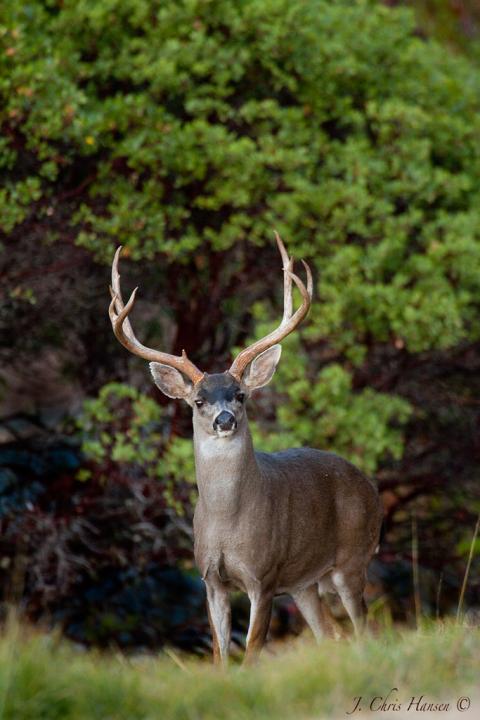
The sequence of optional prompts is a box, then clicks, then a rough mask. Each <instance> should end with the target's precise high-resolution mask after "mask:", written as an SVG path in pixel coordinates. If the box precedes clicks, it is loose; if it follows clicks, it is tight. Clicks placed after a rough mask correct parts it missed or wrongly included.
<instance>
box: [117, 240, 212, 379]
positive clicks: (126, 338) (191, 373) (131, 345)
mask: <svg viewBox="0 0 480 720" xmlns="http://www.w3.org/2000/svg"><path fill="white" fill-rule="evenodd" d="M121 251H122V247H121V246H120V247H119V248H117V251H116V253H115V257H114V258H113V263H112V285H111V287H110V294H111V296H112V301H111V303H110V305H109V308H108V314H109V316H110V320H111V323H112V328H113V332H114V333H115V337H116V338H117V340H118V341H119V342H121V344H122V345H123V346H124V347H126V348H127V350H130V352H131V353H133V354H134V355H138V356H139V357H141V358H143V359H144V360H150V361H153V362H159V363H163V364H164V365H170V366H171V367H174V368H176V369H177V370H180V372H182V373H184V375H186V376H187V377H189V378H190V380H191V381H192V382H193V383H194V384H195V383H197V382H199V381H200V380H201V379H202V377H203V373H202V371H201V370H199V369H198V368H197V366H196V365H194V364H193V363H192V362H191V360H189V359H188V357H187V355H186V353H185V350H183V351H182V355H181V357H178V356H177V355H170V354H169V353H164V352H161V351H160V350H153V349H151V348H148V347H146V346H145V345H142V343H141V342H139V340H137V338H136V337H135V333H134V332H133V328H132V325H131V323H130V320H129V318H128V315H129V313H130V311H131V309H132V308H133V306H134V304H135V298H136V294H137V290H138V288H135V290H134V291H133V292H132V294H131V295H130V298H129V299H128V302H127V304H126V305H124V303H123V299H122V293H121V290H120V273H119V271H118V261H119V258H120V253H121Z"/></svg>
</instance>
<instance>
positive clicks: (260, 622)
mask: <svg viewBox="0 0 480 720" xmlns="http://www.w3.org/2000/svg"><path fill="white" fill-rule="evenodd" d="M249 599H250V623H249V626H248V635H247V650H246V653H245V659H244V663H245V664H251V663H253V662H254V661H255V660H256V659H257V657H258V655H259V653H260V650H261V649H262V647H263V646H264V644H265V640H266V637H267V633H268V626H269V625H270V617H271V615H272V602H273V595H272V594H271V593H266V592H263V593H262V592H255V593H252V594H250V593H249Z"/></svg>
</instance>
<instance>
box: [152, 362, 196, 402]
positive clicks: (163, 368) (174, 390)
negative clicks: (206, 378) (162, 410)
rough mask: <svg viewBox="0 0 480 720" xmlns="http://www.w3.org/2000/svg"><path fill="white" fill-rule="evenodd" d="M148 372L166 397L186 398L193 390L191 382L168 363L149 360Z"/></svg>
mask: <svg viewBox="0 0 480 720" xmlns="http://www.w3.org/2000/svg"><path fill="white" fill-rule="evenodd" d="M150 372H151V373H152V375H153V379H154V381H155V385H156V386H157V387H158V388H159V389H160V390H161V391H162V392H163V393H164V394H165V395H167V396H168V397H171V398H175V399H181V400H187V401H188V398H189V397H190V393H191V392H192V390H193V384H192V383H191V382H190V380H188V378H186V377H185V375H183V374H182V373H181V372H179V371H178V370H176V369H175V368H173V367H170V365H163V363H157V362H151V363H150Z"/></svg>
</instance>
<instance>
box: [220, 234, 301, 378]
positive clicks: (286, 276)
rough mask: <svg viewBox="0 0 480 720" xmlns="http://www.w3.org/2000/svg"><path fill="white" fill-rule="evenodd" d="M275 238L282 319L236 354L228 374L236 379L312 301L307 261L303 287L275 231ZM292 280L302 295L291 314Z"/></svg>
mask: <svg viewBox="0 0 480 720" xmlns="http://www.w3.org/2000/svg"><path fill="white" fill-rule="evenodd" d="M275 238H276V240H277V245H278V249H279V250H280V254H281V256H282V260H283V319H282V322H281V323H280V325H279V326H278V327H277V329H276V330H273V332H271V333H269V334H268V335H266V336H265V337H264V338H262V339H261V340H257V341H256V342H254V343H253V345H250V346H249V347H247V348H245V350H242V352H241V353H240V354H239V355H237V357H236V358H235V360H234V361H233V364H232V366H231V368H230V370H229V373H230V375H233V376H234V378H236V379H237V380H240V379H241V377H242V375H243V373H244V371H245V368H246V367H247V365H248V364H249V363H250V362H252V360H253V359H254V358H255V357H256V356H257V355H260V353H261V352H263V351H264V350H268V348H270V347H272V345H275V344H276V343H279V342H281V341H282V340H283V338H285V337H286V336H287V335H289V334H290V333H291V332H292V331H293V330H295V328H296V327H297V325H299V324H300V323H301V322H302V320H303V318H304V317H305V315H306V314H307V313H308V311H309V309H310V305H311V302H312V292H313V281H312V273H311V272H310V268H309V267H308V265H307V263H306V262H305V261H304V260H302V263H303V265H304V267H305V270H306V273H307V287H305V285H304V284H303V282H302V281H301V280H300V278H299V277H297V275H295V274H294V273H293V257H292V258H289V257H288V253H287V251H286V249H285V245H284V244H283V242H282V240H281V239H280V236H279V234H278V233H277V232H276V233H275ZM292 280H293V282H294V283H295V285H296V286H297V287H298V289H299V290H300V293H301V295H302V304H301V306H300V307H299V308H298V310H297V311H296V312H295V314H294V315H293V316H292V311H293V304H292Z"/></svg>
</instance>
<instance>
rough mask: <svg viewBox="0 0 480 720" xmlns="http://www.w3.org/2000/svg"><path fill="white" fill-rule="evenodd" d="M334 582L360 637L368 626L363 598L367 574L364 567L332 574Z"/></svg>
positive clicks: (339, 570) (340, 570)
mask: <svg viewBox="0 0 480 720" xmlns="http://www.w3.org/2000/svg"><path fill="white" fill-rule="evenodd" d="M332 582H333V585H334V587H335V590H336V591H337V592H338V594H339V596H340V600H341V601H342V603H343V606H344V608H345V610H346V611H347V613H348V615H349V617H350V620H351V621H352V623H353V627H354V630H355V634H356V635H360V634H361V633H362V632H363V631H364V630H365V628H366V625H367V605H366V603H365V600H364V598H363V592H364V590H365V582H366V573H365V569H364V568H363V567H362V568H361V570H359V569H358V568H357V567H356V568H355V569H353V570H349V569H347V568H345V569H338V570H335V571H334V572H333V573H332Z"/></svg>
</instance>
